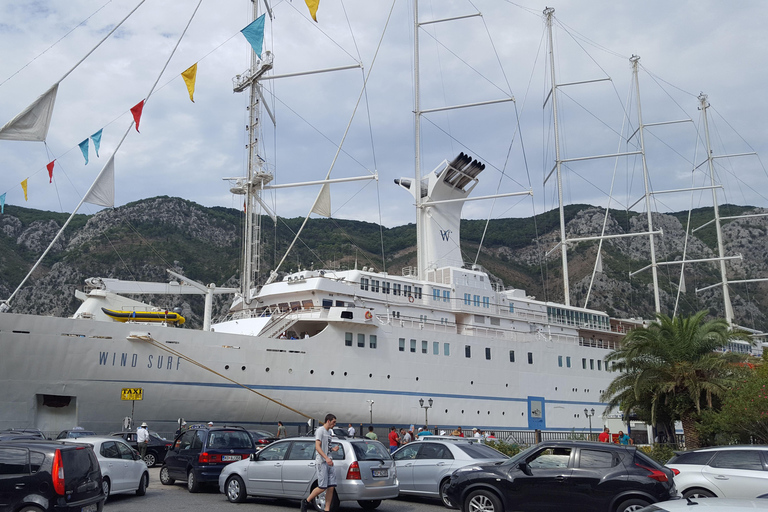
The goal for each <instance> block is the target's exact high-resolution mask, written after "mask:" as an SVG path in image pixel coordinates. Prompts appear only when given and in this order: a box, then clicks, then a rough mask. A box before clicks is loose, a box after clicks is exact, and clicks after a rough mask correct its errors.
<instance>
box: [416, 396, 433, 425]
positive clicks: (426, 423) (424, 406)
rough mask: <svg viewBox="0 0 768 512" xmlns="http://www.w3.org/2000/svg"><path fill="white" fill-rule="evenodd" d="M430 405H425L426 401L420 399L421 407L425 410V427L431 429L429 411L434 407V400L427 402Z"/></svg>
mask: <svg viewBox="0 0 768 512" xmlns="http://www.w3.org/2000/svg"><path fill="white" fill-rule="evenodd" d="M427 403H428V404H429V405H424V399H423V398H419V405H420V406H421V408H422V409H424V426H425V427H429V409H430V408H431V407H432V399H431V398H430V399H429V400H427Z"/></svg>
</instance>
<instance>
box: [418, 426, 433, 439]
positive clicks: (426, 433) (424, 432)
mask: <svg viewBox="0 0 768 512" xmlns="http://www.w3.org/2000/svg"><path fill="white" fill-rule="evenodd" d="M431 435H434V434H432V432H430V431H429V427H427V426H426V425H424V426H423V427H422V428H420V429H419V435H418V436H416V437H424V436H431Z"/></svg>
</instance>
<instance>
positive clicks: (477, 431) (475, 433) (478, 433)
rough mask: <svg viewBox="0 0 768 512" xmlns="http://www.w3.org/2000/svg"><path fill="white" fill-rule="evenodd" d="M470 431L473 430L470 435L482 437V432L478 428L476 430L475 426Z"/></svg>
mask: <svg viewBox="0 0 768 512" xmlns="http://www.w3.org/2000/svg"><path fill="white" fill-rule="evenodd" d="M472 432H473V435H472V437H476V438H478V439H479V438H481V437H483V434H482V433H481V432H480V431H479V430H477V427H475V428H473V429H472Z"/></svg>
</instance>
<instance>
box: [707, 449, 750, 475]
mask: <svg viewBox="0 0 768 512" xmlns="http://www.w3.org/2000/svg"><path fill="white" fill-rule="evenodd" d="M709 465H710V466H712V467H713V468H725V469H747V470H753V471H762V470H763V461H762V460H761V459H760V453H759V452H758V451H756V450H723V451H721V452H718V453H717V455H715V458H714V459H712V462H710V463H709Z"/></svg>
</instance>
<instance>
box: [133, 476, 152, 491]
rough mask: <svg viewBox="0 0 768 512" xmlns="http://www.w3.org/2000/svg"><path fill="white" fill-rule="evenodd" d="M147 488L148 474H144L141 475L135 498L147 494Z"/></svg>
mask: <svg viewBox="0 0 768 512" xmlns="http://www.w3.org/2000/svg"><path fill="white" fill-rule="evenodd" d="M148 486H149V473H144V474H143V475H141V480H139V488H138V489H136V496H144V495H145V494H147V487H148Z"/></svg>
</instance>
